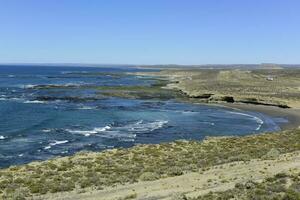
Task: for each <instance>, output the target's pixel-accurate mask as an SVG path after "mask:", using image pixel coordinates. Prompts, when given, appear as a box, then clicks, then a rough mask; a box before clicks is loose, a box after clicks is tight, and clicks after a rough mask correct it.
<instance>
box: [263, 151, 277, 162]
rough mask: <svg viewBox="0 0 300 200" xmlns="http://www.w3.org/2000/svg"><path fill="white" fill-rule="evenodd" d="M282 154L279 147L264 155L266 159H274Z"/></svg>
mask: <svg viewBox="0 0 300 200" xmlns="http://www.w3.org/2000/svg"><path fill="white" fill-rule="evenodd" d="M279 155H280V151H278V149H275V148H272V149H271V150H270V151H269V152H268V153H267V154H266V155H264V156H262V159H264V160H274V159H276V158H278V157H279Z"/></svg>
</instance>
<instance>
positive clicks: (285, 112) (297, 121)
mask: <svg viewBox="0 0 300 200" xmlns="http://www.w3.org/2000/svg"><path fill="white" fill-rule="evenodd" d="M211 105H213V106H219V107H225V108H230V109H234V110H241V111H250V112H259V113H262V114H266V115H268V116H270V117H273V118H284V119H286V120H288V121H287V122H282V123H278V122H276V124H277V125H278V126H279V127H280V128H281V129H282V130H287V129H294V128H300V109H297V108H279V107H276V106H265V105H252V104H244V103H217V104H211Z"/></svg>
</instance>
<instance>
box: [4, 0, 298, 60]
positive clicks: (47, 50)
mask: <svg viewBox="0 0 300 200" xmlns="http://www.w3.org/2000/svg"><path fill="white" fill-rule="evenodd" d="M0 62H2V63H3V62H51V63H55V62H72V63H131V64H167V63H176V64H208V63H210V64H212V63H224V64H229V63H261V62H274V63H300V1H299V0H0Z"/></svg>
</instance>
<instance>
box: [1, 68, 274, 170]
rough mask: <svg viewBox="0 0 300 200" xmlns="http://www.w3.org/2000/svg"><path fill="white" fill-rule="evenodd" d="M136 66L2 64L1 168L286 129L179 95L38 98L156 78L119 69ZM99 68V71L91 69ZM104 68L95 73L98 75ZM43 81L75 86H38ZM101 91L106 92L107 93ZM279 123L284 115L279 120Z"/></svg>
mask: <svg viewBox="0 0 300 200" xmlns="http://www.w3.org/2000/svg"><path fill="white" fill-rule="evenodd" d="M133 71H140V70H138V69H134V68H126V67H121V66H120V67H115V68H87V67H64V66H60V67H46V66H40V67H38V66H35V67H30V66H0V116H1V117H0V167H7V166H10V165H14V164H22V163H27V162H30V161H33V160H45V159H48V158H51V157H54V156H64V155H71V154H73V153H75V152H77V151H81V150H91V151H101V150H104V149H108V148H116V147H130V146H133V145H136V144H140V143H161V142H168V141H173V140H178V139H188V140H189V139H196V140H201V139H203V138H204V137H206V136H220V135H246V134H251V133H260V132H265V131H275V130H279V127H278V125H277V124H276V122H275V119H272V118H271V117H269V116H266V115H263V114H261V113H254V112H237V111H233V110H230V109H225V108H220V107H213V106H207V105H193V104H187V103H178V102H175V101H174V100H128V99H121V98H98V99H96V100H95V99H92V100H91V101H67V100H56V101H40V100H36V97H38V96H41V95H43V96H45V95H47V96H51V97H66V96H67V97H70V96H71V97H80V98H86V97H95V96H97V97H98V96H99V94H98V93H99V91H96V90H93V89H82V88H76V86H79V85H96V86H102V85H108V86H113V85H114V86H115V85H149V84H151V83H153V80H150V79H145V78H142V77H137V76H132V75H121V76H117V75H114V74H112V73H114V72H118V73H119V72H133ZM91 72H92V73H91ZM96 72H97V73H98V72H99V73H98V74H97V75H95V73H96ZM35 85H58V86H59V85H67V86H70V87H71V88H64V89H61V88H53V89H46V90H45V89H44V90H40V89H34V86H35ZM100 93H101V92H100ZM276 120H278V119H276Z"/></svg>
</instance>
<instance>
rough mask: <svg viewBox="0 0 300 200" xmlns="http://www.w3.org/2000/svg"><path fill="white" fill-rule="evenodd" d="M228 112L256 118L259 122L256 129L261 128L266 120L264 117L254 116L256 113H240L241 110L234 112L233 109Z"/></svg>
mask: <svg viewBox="0 0 300 200" xmlns="http://www.w3.org/2000/svg"><path fill="white" fill-rule="evenodd" d="M228 113H231V114H235V115H242V116H246V117H250V119H253V120H255V121H256V122H257V123H258V124H259V125H258V126H257V128H256V129H255V130H256V131H258V130H260V128H261V127H262V125H263V124H264V121H263V120H262V119H260V118H259V117H256V116H254V115H250V114H246V113H240V112H232V111H229V112H228Z"/></svg>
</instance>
